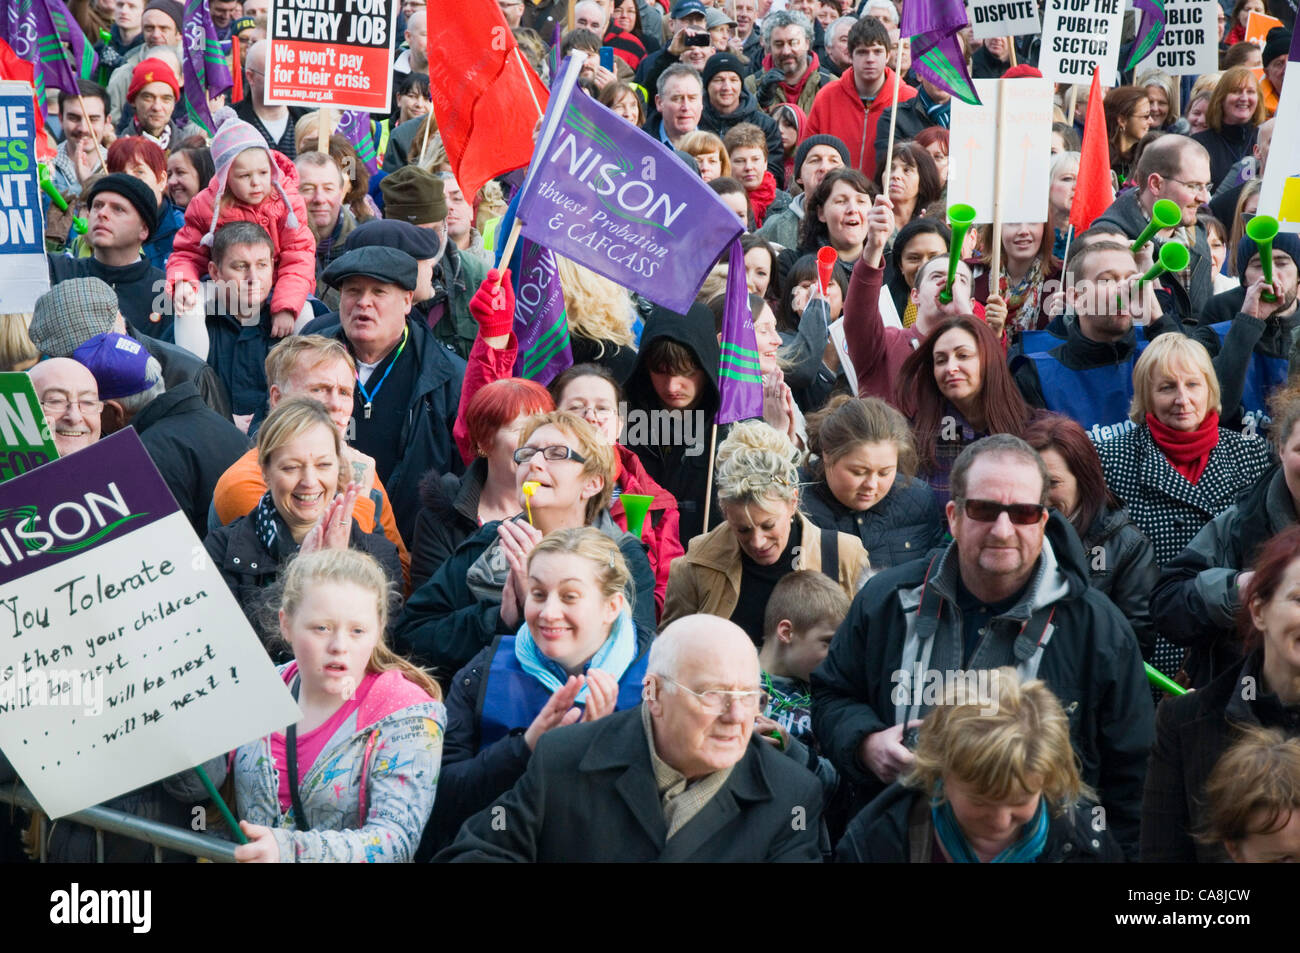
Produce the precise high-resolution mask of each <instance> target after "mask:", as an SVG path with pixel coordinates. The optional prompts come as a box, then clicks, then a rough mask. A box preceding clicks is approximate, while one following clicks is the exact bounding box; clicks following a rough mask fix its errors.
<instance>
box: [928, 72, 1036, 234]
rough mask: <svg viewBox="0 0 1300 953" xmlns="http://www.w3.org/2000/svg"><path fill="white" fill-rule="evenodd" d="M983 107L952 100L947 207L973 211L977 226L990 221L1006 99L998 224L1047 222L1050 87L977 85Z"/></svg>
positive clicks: (1015, 82)
mask: <svg viewBox="0 0 1300 953" xmlns="http://www.w3.org/2000/svg"><path fill="white" fill-rule="evenodd" d="M975 90H976V92H978V93H979V97H980V100H981V101H982V102H983V105H982V106H972V105H970V104H969V103H965V102H962V101H961V100H959V99H956V98H954V99H953V101H952V128H951V130H950V134H949V138H948V143H949V155H948V204H949V205H952V204H954V203H958V202H964V203H965V204H967V205H973V206H974V207H975V221H976V222H979V223H983V222H991V221H993V185H994V170H995V168H996V167H997V156H996V152H997V143H998V128H997V115H998V108H997V107H998V97H999V96H1002V95H1008V97H1009V98H1008V99H1007V105H1006V113H1005V116H1004V121H1005V128H1004V129H1003V131H1002V145H1003V148H1004V149H1005V155H1004V156H1003V157H1002V163H1001V169H1002V221H1003V222H1045V221H1047V191H1048V173H1049V170H1050V166H1051V162H1052V84H1051V82H1050V81H1048V80H1046V79H1037V78H1034V77H1029V76H1024V77H1021V78H1019V79H1006V80H1001V79H977V80H975Z"/></svg>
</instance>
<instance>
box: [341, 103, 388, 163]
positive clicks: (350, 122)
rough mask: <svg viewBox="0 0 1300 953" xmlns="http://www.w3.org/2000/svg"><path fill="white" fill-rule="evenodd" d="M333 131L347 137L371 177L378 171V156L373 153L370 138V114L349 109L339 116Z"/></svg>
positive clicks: (372, 142) (372, 144)
mask: <svg viewBox="0 0 1300 953" xmlns="http://www.w3.org/2000/svg"><path fill="white" fill-rule="evenodd" d="M334 131H335V132H337V133H338V134H339V135H341V136H346V137H347V140H348V142H350V143H352V148H354V149H356V150H357V157H358V158H359V159H360V160H361V161H362V162H364V163H365V164H366V169H367V170H368V171H369V172H370V174H371V175H374V174H375V173H376V172H378V171H379V154H378V153H376V152H375V140H374V139H372V138H371V136H370V113H368V112H364V111H362V110H360V109H349V110H348V111H347V112H345V113H343V114H342V115H341V116H339V124H338V126H337V127H336V128H335V130H334Z"/></svg>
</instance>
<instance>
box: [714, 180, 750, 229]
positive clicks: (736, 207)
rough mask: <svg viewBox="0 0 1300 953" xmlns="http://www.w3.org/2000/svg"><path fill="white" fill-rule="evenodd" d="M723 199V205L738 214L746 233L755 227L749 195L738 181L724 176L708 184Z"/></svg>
mask: <svg viewBox="0 0 1300 953" xmlns="http://www.w3.org/2000/svg"><path fill="white" fill-rule="evenodd" d="M706 184H707V185H708V187H709V188H711V189H713V191H714V192H715V193H716V194H717V196H718V198H720V199H722V204H723V205H725V206H727V208H729V209H731V210H732V211H733V212H735V213H736V217H737V218H739V219H740V220H741V221H742V222H743V223H744V225H745V231H749V230H750V229H752V228H753V227H754V207H753V206H752V205H750V204H749V193H748V192H746V191H745V187H744V186H743V185H741V184H740V181H739V180H738V179H733V178H732V177H731V176H729V175H722V176H719V177H718V178H716V179H713V180H711V181H710V182H707V183H706Z"/></svg>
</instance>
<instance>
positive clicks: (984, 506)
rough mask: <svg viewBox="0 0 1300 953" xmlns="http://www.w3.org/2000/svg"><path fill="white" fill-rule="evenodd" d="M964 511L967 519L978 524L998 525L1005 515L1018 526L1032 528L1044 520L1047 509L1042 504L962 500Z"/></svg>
mask: <svg viewBox="0 0 1300 953" xmlns="http://www.w3.org/2000/svg"><path fill="white" fill-rule="evenodd" d="M961 506H962V511H963V512H964V513H965V514H966V517H967V519H973V520H975V522H977V523H996V522H997V521H998V517H999V516H1001V515H1002V514H1003V513H1006V514H1007V517H1008V518H1009V519H1010V520H1011V522H1012V523H1014V524H1015V525H1016V526H1032V525H1033V524H1034V523H1037V522H1038V521H1039V520H1040V519H1042V518H1043V511H1044V509H1045V507H1044V506H1043V505H1042V504H1041V503H996V502H994V501H993V500H962V501H961Z"/></svg>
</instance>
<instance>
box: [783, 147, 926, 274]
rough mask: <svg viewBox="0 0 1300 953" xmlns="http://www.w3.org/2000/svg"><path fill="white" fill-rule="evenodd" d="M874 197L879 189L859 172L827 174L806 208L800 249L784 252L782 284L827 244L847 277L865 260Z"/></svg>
mask: <svg viewBox="0 0 1300 953" xmlns="http://www.w3.org/2000/svg"><path fill="white" fill-rule="evenodd" d="M927 158H928V156H927ZM931 165H933V162H932V163H931ZM875 195H876V187H875V186H874V185H872V184H871V182H870V181H868V179H867V177H866V176H865V175H863V174H862V173H861V172H859V171H858V170H857V169H832V170H831V171H830V172H828V173H827V174H826V178H824V179H822V184H821V185H819V186H817V188H816V189H815V190H814V191H813V193H812V195H811V197H809V199H808V201H807V204H806V205H805V207H804V215H803V223H802V224H801V225H800V226H799V247H798V248H797V249H794V248H787V249H786V250H785V251H783V252H781V256H780V259H779V261H778V264H777V268H778V269H779V270H780V272H781V279H782V282H785V281H786V275H787V274H788V273H789V271H790V267H791V266H792V265H794V263H795V262H796V261H798V260H799V259H800V258H801V257H802V256H804V255H816V254H817V252H818V251H820V250H821V249H822V248H825V247H826V246H828V245H829V246H830V247H832V248H834V249H835V254H836V256H837V257H838V260H837V262H836V265H835V267H836V269H837V270H839V269H843V271H844V273H845V275H846V276H847V275H848V274H849V273H850V272H851V271H852V270H853V263H854V262H856V261H857V260H858V259H859V258H861V257H862V249H863V247H864V246H865V245H866V241H867V213H868V212H869V211H871V201H872V199H873V198H874V197H875Z"/></svg>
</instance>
